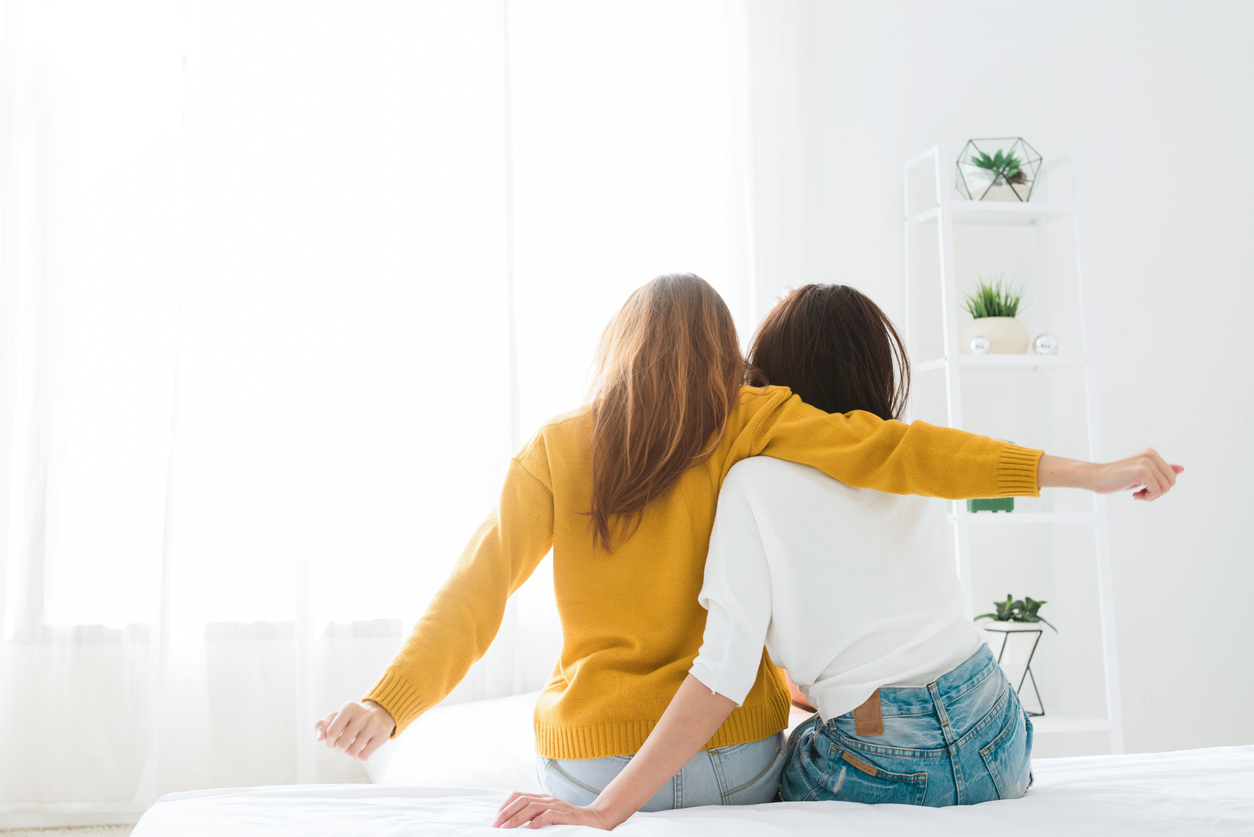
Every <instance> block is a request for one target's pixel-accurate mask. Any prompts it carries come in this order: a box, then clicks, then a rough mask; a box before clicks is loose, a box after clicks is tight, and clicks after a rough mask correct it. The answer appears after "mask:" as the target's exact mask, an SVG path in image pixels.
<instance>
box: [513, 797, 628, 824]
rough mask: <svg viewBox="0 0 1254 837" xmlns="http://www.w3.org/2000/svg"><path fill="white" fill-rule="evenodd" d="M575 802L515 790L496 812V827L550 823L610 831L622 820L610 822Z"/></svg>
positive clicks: (603, 816)
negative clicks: (573, 803) (574, 803)
mask: <svg viewBox="0 0 1254 837" xmlns="http://www.w3.org/2000/svg"><path fill="white" fill-rule="evenodd" d="M594 805H595V803H593V805H589V806H587V807H580V806H579V805H572V804H571V803H569V802H564V801H563V800H561V799H556V798H554V797H552V796H542V795H540V794H535V793H512V794H510V797H509V799H507V800H505V804H504V805H502V806H501V808H500V810H498V811H497V812H496V819H495V820H493V822H492V827H493V828H518V827H520V826H525V827H527V828H543V827H544V826H546V825H586V826H590V827H592V828H599V829H601V830H603V831H610V830H611V829H613V828H614V826H615V825H618V823H614V822H610V821H609V819H608V818H607V817H606V816H605V815H604V814H602V813H599V812H597V811H596V810H595V809H594Z"/></svg>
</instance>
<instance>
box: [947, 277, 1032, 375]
mask: <svg viewBox="0 0 1254 837" xmlns="http://www.w3.org/2000/svg"><path fill="white" fill-rule="evenodd" d="M964 302H965V305H966V309H967V313H969V314H970V315H971V316H972V317H974V318H975V319H973V320H972V321H971V322H970V323H968V324H967V326H966V328H964V329H963V330H962V333H961V334H959V335H958V348H959V350H960V351H962V352H963V353H966V354H970V353H971V352H972V351H976V352H980V353H983V352H988V351H991V352H992V353H993V354H997V355H1021V354H1023V353H1024V352H1026V351H1027V350H1028V342H1029V341H1028V329H1027V326H1025V325H1024V324H1023V323H1021V322H1019V321H1018V320H1016V319H1015V314H1017V313H1019V306H1020V304H1022V302H1023V289H1022V288H1012V287H1010V286H1009V285H1007V284H1006V283H1005V282H1004V281H1003V280H1002V277H1001V276H998V277H997V278H995V279H985V278H984V277H983V276H980V275H979V274H978V273H977V274H976V284H975V292H974V293H970V294H966V295H965V297H964ZM977 337H983V338H984V339H985V340H987V341H988V346H987V347H985V346H984V344H983V342H977V343H976V346H975V348H974V349H973V347H972V341H973V340H975V338H977Z"/></svg>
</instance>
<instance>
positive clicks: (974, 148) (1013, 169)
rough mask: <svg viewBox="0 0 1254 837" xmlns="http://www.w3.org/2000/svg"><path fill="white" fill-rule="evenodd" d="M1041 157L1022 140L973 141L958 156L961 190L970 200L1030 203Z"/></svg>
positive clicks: (1007, 138) (1017, 138) (958, 184)
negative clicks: (1028, 201)
mask: <svg viewBox="0 0 1254 837" xmlns="http://www.w3.org/2000/svg"><path fill="white" fill-rule="evenodd" d="M1040 168H1041V155H1040V154H1037V153H1036V150H1035V149H1033V148H1032V146H1030V145H1028V144H1027V143H1026V142H1024V141H1023V140H1022V139H1020V138H1019V137H1003V138H1000V139H980V140H969V141H968V142H967V144H966V145H965V146H964V147H963V149H962V153H961V154H960V155H958V180H957V183H956V185H957V187H958V191H959V192H960V193H961V194H962V196H963V197H964V198H966V199H967V200H969V201H1026V200H1027V199H1028V198H1030V197H1031V196H1032V187H1033V186H1034V185H1035V183H1036V175H1037V174H1038V173H1039V171H1040Z"/></svg>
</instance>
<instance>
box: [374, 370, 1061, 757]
mask: <svg viewBox="0 0 1254 837" xmlns="http://www.w3.org/2000/svg"><path fill="white" fill-rule="evenodd" d="M590 427H591V421H590V415H589V411H588V410H587V408H584V409H581V410H577V411H575V412H573V413H569V414H567V415H565V416H562V417H559V418H557V419H555V420H553V421H551V422H550V423H549V424H547V425H545V427H544V428H543V429H542V430H541V431H540V432H539V433H538V434H536V436H535V438H533V439H532V440H531V441H530V442H529V443H528V444H527V445H526V447H524V448H523V450H522V451H521V452H520V453H519V454H518V455H517V456H516V457H514V459H513V460H512V461H511V463H510V468H509V473H508V474H507V476H506V478H505V485H504V487H503V488H502V489H501V499H500V504H499V506H498V507H497V509H496V511H494V512H493V513H492V514H491V515H490V516H489V517H488V519H487V520H486V521H484V523H483V525H482V526H480V527H479V530H478V531H477V532H475V535H474V537H473V538H472V539H471V541H470V543H469V544H468V545H467V546H466V550H465V552H463V553H462V556H461V559H460V560H459V561H458V562H457V565H456V567H455V568H454V570H453V573H452V575H451V576H449V579H448V580H447V581H446V582H445V583H444V586H443V587H442V588H441V589H440V591H439V593H438V594H437V595H436V597H435V599H434V600H433V601H432V602H431V605H430V607H428V608H427V611H426V613H425V614H423V616H422V618H421V619H420V620H419V621H418V624H417V625H416V626H415V627H414V630H413V633H412V634H411V635H410V636H409V638H408V640H406V642H405V645H404V647H403V648H402V649H401V650H400V652H399V653H398V654H397V655H396V658H395V659H394V660H393V661H392V663H391V665H389V666H388V669H387V671H386V672H385V673H384V675H383V677H382V678H381V679H380V680H379V682H378V683H377V684H376V685H375V687H374V688H373V689H372V690H371V691H370V693H369V694H368V695H366V697H365V699H368V700H373V701H376V702H378V703H379V704H380V705H382V706H383V707H384V708H385V709H387V710H388V712H390V713H391V714H392V717H393V718H395V719H396V732H397V733H400V732H401V731H402V730H404V729H405V727H406V726H408V725H409V724H410V723H411V722H412V721H413V720H414V719H415V718H417V717H418V716H419V715H420V714H422V713H423V712H425V711H426V710H428V709H430V708H431V707H433V706H435V705H436V704H437V703H439V702H440V701H441V700H442V699H443V698H444V696H445V695H447V694H448V693H449V692H450V691H452V689H453V687H455V686H456V685H457V684H458V683H459V682H460V681H461V679H462V677H464V676H465V674H466V670H467V669H468V668H469V667H470V665H471V664H472V663H474V662H475V661H476V660H478V659H479V658H480V657H481V656H482V655H483V654H484V652H485V651H486V650H487V648H488V645H489V644H490V643H491V642H492V639H493V637H494V636H495V635H496V632H497V630H498V629H499V627H500V624H501V618H502V614H503V613H504V610H505V602H506V599H508V598H509V596H510V595H511V594H512V593H513V592H514V591H515V590H517V589H518V587H519V586H520V585H521V584H522V583H523V582H524V581H526V580H527V577H528V576H529V575H531V572H532V570H534V569H535V567H536V564H538V563H539V562H540V560H541V559H542V558H543V557H544V556H545V554H547V553H548V551H549V549H550V547H551V548H552V549H553V579H554V585H555V587H556V595H557V608H558V612H559V616H560V618H561V622H562V636H563V647H562V652H561V658H560V659H559V660H558V662H557V665H556V667H555V668H554V669H553V674H552V676H551V677H550V678H549V682H548V685H547V686H546V687H545V689H544V692H543V693H542V694H541V696H540V700H539V701H538V702H537V704H536V710H535V729H536V751H537V752H538V753H539V754H540V755H542V756H546V757H549V758H559V759H586V758H601V757H603V756H611V755H628V754H632V753H635V752H636V751H637V750H638V749H639V748H640V746H641V745H642V744H644V741H645V739H646V738H647V737H648V735H649V731H650V730H652V729H653V726H654V724H656V723H657V721H658V719H659V718H660V717H661V716H662V712H663V711H665V709H666V707H667V704H669V703H670V700H671V698H672V697H673V696H674V695H675V691H676V690H677V689H678V688H679V684H680V683H681V682H682V681H683V679H684V677H685V675H687V673H688V669H689V668H690V667H691V666H692V661H693V659H694V658H695V657H696V655H697V651H698V650H699V648H700V646H701V637H702V633H703V631H704V628H705V611H704V610H703V609H702V608H701V606H700V605H699V604H698V603H697V593H698V591H699V590H700V589H701V582H702V577H703V573H704V568H705V557H706V551H707V549H708V548H709V542H710V532H711V530H712V528H713V525H714V511H715V508H716V505H717V501H718V490H719V486H720V485H721V484H722V481H723V478H724V477H725V476H726V475H727V472H728V471H729V470H730V469H731V467H732V466H733V465H735V464H736V463H737V462H739V461H740V460H742V459H744V458H745V457H748V456H758V455H765V456H773V457H776V458H779V459H787V460H790V461H793V462H800V463H803V464H806V465H812V466H814V467H816V468H819V469H821V470H822V471H824V472H826V473H827V474H829V475H831V476H833V477H835V478H836V479H839V480H841V481H842V482H845V483H847V484H849V485H853V486H858V487H865V488H875V489H879V490H880V491H888V492H892V493H894V494H922V495H926V496H937V497H949V498H953V499H961V498H967V497H1008V496H1034V495H1036V494H1037V493H1038V491H1037V487H1036V468H1037V463H1038V461H1039V459H1040V456H1041V452H1040V451H1035V450H1030V449H1027V448H1022V447H1017V446H1015V445H1010V444H1007V443H1005V442H998V441H995V440H993V439H988V438H986V437H983V436H975V435H972V434H970V433H964V432H962V431H958V430H951V429H949V428H943V427H933V426H931V425H928V424H924V423H923V422H915V423H913V424H909V425H906V424H902V423H900V422H895V421H883V420H881V419H879V418H877V417H876V416H873V415H871V414H870V413H864V412H853V413H849V414H847V415H832V414H828V413H824V412H822V411H821V410H818V409H815V408H814V407H811V406H809V405H807V404H805V403H803V402H802V401H801V399H800V398H798V397H796V396H794V395H792V393H791V392H790V391H789V390H788V389H786V388H784V387H764V388H755V387H744V388H743V390H742V391H741V394H740V397H739V403H738V405H737V406H736V408H735V409H734V410H733V411H732V413H731V417H730V419H729V421H728V425H727V430H726V432H725V433H724V435H723V439H722V442H721V443H720V444H719V446H718V448H717V449H716V450H715V452H714V454H713V456H711V457H710V458H709V459H708V460H707V461H706V462H705V463H704V464H703V465H700V466H698V467H694V468H692V469H690V470H689V471H688V472H687V473H685V474H684V475H683V477H681V478H680V481H679V483H678V484H677V485H676V486H675V487H674V488H673V489H672V490H671V491H670V492H669V493H668V494H666V495H665V496H663V497H662V498H661V499H659V500H657V501H656V502H654V503H653V504H652V505H651V506H649V507H648V508H647V509H646V510H645V512H644V514H643V517H642V519H641V520H640V524H639V528H638V529H636V531H635V533H634V534H633V535H632V536H631V537H630V538H629V539H628V540H626V541H624V542H622V543H621V544H617V545H616V546H615V549H614V552H613V553H612V554H610V555H606V554H605V553H604V552H598V551H594V550H593V547H592V538H591V531H590V528H589V518H588V516H587V514H586V512H587V511H588V509H589V508H590V500H589V498H590V494H591V472H592V468H591V464H590V459H589V452H588V451H589V445H588V439H589V432H590ZM788 706H789V697H788V691H787V689H786V687H785V685H784V683H783V681H782V678H781V676H780V673H779V671H778V669H776V668H775V667H774V666H773V665H771V664H770V661H769V660H768V659H767V658H766V656H765V655H763V658H762V664H761V668H760V669H759V672H758V678H757V681H756V682H755V683H754V686H753V689H752V690H751V691H750V692H749V695H748V697H747V698H746V699H745V702H744V704H743V705H742V706H740V707H739V708H737V709H736V710H735V711H733V712H732V714H731V716H730V717H728V719H727V721H726V722H725V723H724V724H723V726H722V727H721V728H720V729H719V731H718V732H717V733H716V734H715V736H714V737H713V738H712V739H710V741H709V743H708V744H707V745H706V746H707V748H708V747H722V746H726V745H731V744H740V743H744V742H748V741H756V740H758V739H761V738H765V737H766V736H768V735H772V734H773V733H775V732H778V731H779V730H781V729H784V728H785V727H786V726H787V718H788Z"/></svg>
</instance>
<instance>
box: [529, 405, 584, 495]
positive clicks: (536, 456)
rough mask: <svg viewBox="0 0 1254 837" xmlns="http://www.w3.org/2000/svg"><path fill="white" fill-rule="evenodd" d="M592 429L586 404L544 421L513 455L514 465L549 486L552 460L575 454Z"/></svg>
mask: <svg viewBox="0 0 1254 837" xmlns="http://www.w3.org/2000/svg"><path fill="white" fill-rule="evenodd" d="M591 427H592V410H591V408H590V407H589V406H588V405H586V404H585V405H584V406H582V407H578V408H576V409H574V410H570V411H569V412H566V413H562V414H561V415H558V416H554V417H553V418H551V419H549V420H548V421H546V422H545V423H544V424H543V425H542V426H541V427H540V429H539V430H537V431H536V432H535V434H534V435H533V436H532V437H531V438H530V439H528V440H527V442H526V443H525V444H524V445H523V446H522V449H521V450H519V451H518V453H517V454H515V455H514V460H513V461H514V463H515V464H517V465H519V466H521V467H522V468H523V469H524V470H525V471H527V472H528V473H530V474H531V475H532V476H534V477H536V478H537V479H539V480H540V481H541V482H543V483H545V484H546V485H549V484H550V480H549V478H548V475H549V474H550V473H551V470H552V460H553V458H554V457H555V456H556V457H559V458H563V459H566V458H569V457H570V456H571V455H578V453H579V452H581V451H583V450H584V449H585V447H586V442H587V440H588V439H589V438H590V434H591Z"/></svg>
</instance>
